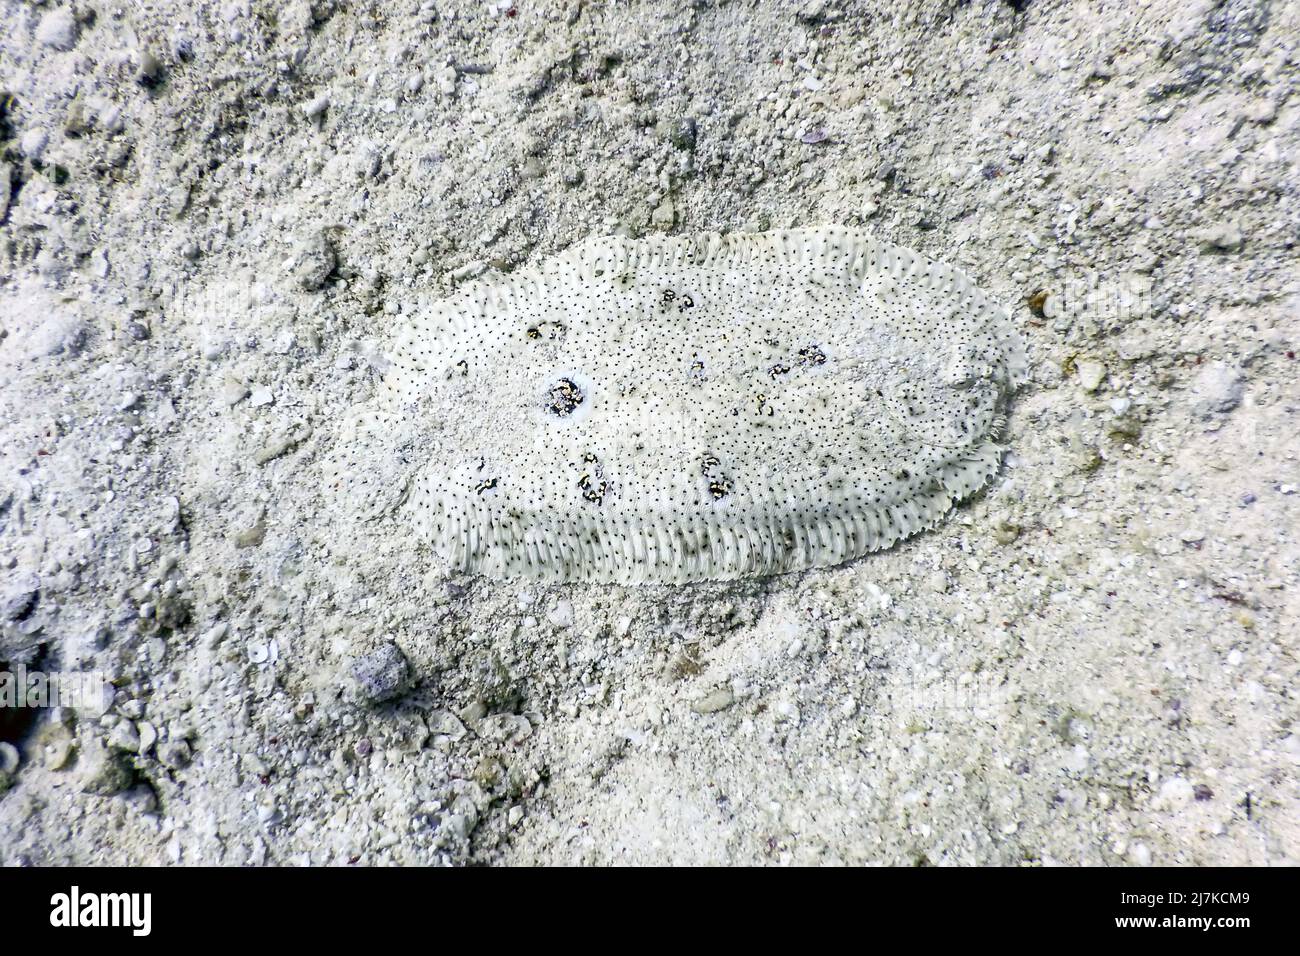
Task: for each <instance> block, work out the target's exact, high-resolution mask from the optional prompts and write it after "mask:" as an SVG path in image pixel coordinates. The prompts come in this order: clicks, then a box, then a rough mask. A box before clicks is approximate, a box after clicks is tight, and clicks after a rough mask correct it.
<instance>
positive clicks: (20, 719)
mask: <svg viewBox="0 0 1300 956" xmlns="http://www.w3.org/2000/svg"><path fill="white" fill-rule="evenodd" d="M0 22H3V23H4V24H5V28H4V31H3V35H0V664H2V665H3V667H2V668H0V670H4V671H5V672H6V673H13V672H14V671H15V670H16V669H18V668H20V667H21V668H23V669H24V671H25V672H29V671H30V672H37V673H62V672H74V671H75V672H94V673H98V674H102V675H104V677H105V679H106V680H107V681H108V682H110V684H111V686H112V688H113V694H112V699H111V702H110V703H109V706H108V707H107V710H106V711H104V712H103V713H96V708H94V707H92V706H62V707H59V708H56V709H52V708H45V709H42V710H37V711H32V710H27V709H24V710H18V709H16V708H9V709H8V710H6V711H0V738H3V740H4V741H5V743H3V744H0V863H4V864H24V863H34V864H49V863H164V862H168V861H172V862H175V861H179V862H181V863H215V864H291V863H313V864H344V863H362V864H383V863H405V864H420V863H446V864H464V863H471V862H479V863H548V864H549V863H573V862H579V863H592V864H604V863H653V862H673V863H716V864H734V863H742V864H745V863H794V864H808V863H854V864H856V863H882V864H921V863H923V864H968V865H969V864H1031V865H1032V864H1050V863H1065V864H1093V865H1117V864H1134V865H1147V864H1209V863H1228V864H1257V865H1265V864H1286V863H1291V864H1294V863H1296V862H1297V857H1298V856H1300V792H1298V791H1297V783H1296V781H1297V769H1298V768H1297V764H1298V763H1300V734H1298V732H1297V728H1296V720H1297V716H1298V713H1297V711H1298V707H1297V701H1296V691H1295V688H1296V686H1297V659H1296V652H1297V635H1298V634H1300V601H1298V598H1297V595H1298V594H1300V571H1298V568H1300V544H1298V543H1297V540H1296V538H1297V535H1296V531H1297V527H1300V468H1297V458H1296V456H1297V451H1298V450H1300V443H1298V442H1297V438H1296V436H1297V434H1298V432H1300V421H1298V417H1300V416H1298V410H1300V386H1298V385H1297V371H1298V370H1300V364H1297V360H1296V349H1297V348H1298V347H1300V342H1298V341H1297V339H1298V338H1300V335H1298V332H1300V269H1297V265H1300V255H1298V254H1297V240H1298V239H1300V206H1297V197H1298V196H1300V172H1298V170H1297V158H1298V157H1297V145H1298V139H1300V137H1298V135H1297V133H1298V131H1300V97H1298V96H1297V77H1298V76H1300V70H1298V69H1297V58H1298V57H1300V54H1298V53H1297V42H1298V40H1300V5H1297V3H1295V2H1285V0H1273V2H1269V0H1236V2H1209V0H1191V2H1187V0H1146V2H1131V0H1122V2H1121V0H1104V2H1083V0H1076V2H1051V0H1019V2H1015V3H1008V2H1001V0H999V2H993V0H972V2H965V3H961V2H953V0H922V2H917V3H910V4H898V3H895V2H879V3H876V2H869V3H850V2H834V0H828V2H818V0H812V2H807V3H803V4H794V3H777V2H771V3H768V2H741V0H734V2H698V3H685V2H668V0H645V2H629V3H621V4H618V5H612V4H611V5H604V4H598V3H580V2H573V3H561V2H545V0H513V2H511V0H498V2H495V3H485V2H482V0H447V2H427V3H421V2H413V0H401V2H394V3H377V2H371V3H366V2H354V0H318V2H307V0H291V2H288V3H264V2H250V0H234V2H230V3H211V4H194V3H179V2H171V0H159V2H148V0H141V2H136V3H130V4H114V3H105V2H99V0H78V2H75V3H71V4H69V3H60V2H45V3H40V2H19V0H0ZM820 224H839V225H847V226H853V227H859V228H865V229H868V230H870V231H872V232H873V233H875V234H876V235H878V236H879V237H880V238H882V239H884V240H887V241H890V242H895V243H898V244H900V245H903V246H908V247H911V248H915V249H917V250H919V251H921V252H922V253H924V254H925V255H927V256H930V257H932V258H934V259H936V260H940V261H943V262H949V263H952V264H953V265H955V266H957V267H959V268H961V269H963V270H964V271H966V272H967V273H969V274H970V275H971V276H972V277H973V278H974V279H975V280H976V281H977V282H978V284H979V285H980V287H981V288H982V289H984V290H985V291H986V292H987V293H988V294H989V295H990V296H991V297H993V298H994V299H995V300H997V301H999V302H1001V303H1003V304H1004V305H1005V306H1006V307H1007V309H1008V311H1009V312H1010V315H1011V317H1012V320H1013V323H1014V324H1015V326H1016V327H1017V329H1019V330H1020V332H1021V334H1022V335H1023V336H1024V338H1025V340H1026V343H1027V346H1028V352H1029V356H1030V362H1031V367H1030V381H1029V383H1028V384H1027V385H1026V387H1025V388H1023V389H1022V390H1021V391H1020V393H1019V395H1018V396H1017V398H1016V400H1015V402H1014V404H1013V405H1012V408H1011V415H1010V420H1009V423H1008V426H1007V429H1006V441H1007V443H1008V445H1009V447H1010V452H1009V454H1008V455H1007V457H1006V460H1005V462H1004V464H1003V467H1002V469H1001V471H1000V472H999V474H998V476H997V477H996V478H995V480H994V481H993V483H992V484H991V485H990V486H989V488H988V489H987V490H986V491H985V492H984V493H982V494H980V495H979V496H977V497H976V498H975V499H973V500H971V501H969V502H967V503H965V504H963V505H961V506H960V507H959V508H957V509H956V510H955V511H954V513H953V514H952V515H951V516H950V517H949V518H948V519H947V520H946V521H944V522H943V523H942V524H940V525H939V526H938V527H937V528H936V529H935V530H933V531H931V532H928V533H926V534H923V535H920V536H918V537H915V538H912V539H910V540H908V541H906V542H904V543H902V544H901V545H899V546H897V547H895V548H893V549H891V550H889V551H886V552H882V553H879V554H875V555H872V556H869V557H867V558H865V559H863V560H859V561H856V562H853V563H850V564H848V565H845V566H841V567H838V568H834V569H830V570H821V571H810V572H806V573H800V574H792V575H784V576H780V577H774V578H768V579H759V580H748V581H744V582H742V583H739V584H725V585H723V584H712V585H695V586H686V587H674V588H668V587H659V588H641V587H614V586H577V585H545V586H541V585H528V584H518V583H516V584H508V583H505V584H503V583H498V582H494V581H490V580H485V579H482V578H478V577H471V576H463V575H456V574H450V573H448V572H447V570H446V569H445V567H440V566H439V563H438V562H437V561H436V560H434V559H432V557H431V556H430V554H429V553H428V549H427V548H424V547H422V546H421V545H420V544H419V543H418V542H417V541H415V540H414V539H413V535H412V534H411V533H410V529H409V524H408V523H406V522H405V521H404V519H403V515H402V511H401V508H400V507H392V508H389V507H386V505H387V504H391V503H387V502H382V501H381V502H377V504H378V505H380V506H381V507H379V508H377V510H378V511H379V512H381V513H380V514H379V516H378V517H377V518H376V519H375V521H373V522H370V523H367V524H366V525H365V527H362V528H358V527H357V526H356V525H354V524H349V523H344V522H340V521H339V520H337V516H336V514H335V513H334V511H333V510H332V509H333V507H334V502H332V501H331V498H330V496H329V495H327V494H325V492H324V489H323V487H322V483H321V481H320V461H321V459H322V457H323V456H324V455H325V454H326V451H327V449H328V448H329V446H330V443H331V441H332V440H333V439H334V436H335V434H336V432H337V429H338V428H339V426H340V423H341V422H342V421H343V420H344V418H345V416H346V414H347V412H348V409H350V408H351V407H352V406H353V405H354V404H356V403H358V402H361V401H364V400H365V399H366V398H367V397H368V396H369V395H371V394H372V393H373V391H374V389H375V386H376V382H377V381H378V379H379V377H380V376H381V375H382V371H383V369H384V367H385V364H386V359H385V349H386V347H387V346H388V345H389V344H390V343H391V341H392V337H393V334H394V329H396V328H398V327H399V326H400V325H401V324H402V323H403V322H404V321H406V317H408V316H410V315H412V314H413V313H414V312H416V311H417V310H418V309H419V308H420V307H421V306H420V303H422V302H427V301H428V300H429V299H430V298H434V297H437V296H440V295H442V294H445V293H447V292H449V291H451V290H452V289H454V288H456V287H457V286H458V284H459V283H462V282H464V281H466V280H467V279H472V278H474V277H476V276H479V275H481V274H485V273H486V274H491V273H492V272H493V271H508V270H511V269H514V268H516V267H519V266H523V265H527V264H531V263H535V262H538V261H540V260H541V259H543V258H545V257H546V256H549V255H551V254H554V253H556V252H559V251H561V250H563V249H566V248H568V247H570V246H571V245H573V244H574V243H575V242H578V241H580V240H583V239H585V238H588V237H591V236H598V235H608V234H621V235H628V236H643V235H648V234H654V233H670V234H682V235H690V234H694V233H700V232H706V231H721V232H733V231H740V230H747V231H759V230H765V229H769V228H770V229H780V228H789V227H801V226H814V225H820ZM376 467H377V468H382V467H383V463H376ZM33 718H34V719H33Z"/></svg>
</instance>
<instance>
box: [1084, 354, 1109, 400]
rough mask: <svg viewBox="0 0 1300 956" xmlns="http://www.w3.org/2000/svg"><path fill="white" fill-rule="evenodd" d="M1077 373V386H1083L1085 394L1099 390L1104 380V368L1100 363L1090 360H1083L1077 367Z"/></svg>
mask: <svg viewBox="0 0 1300 956" xmlns="http://www.w3.org/2000/svg"><path fill="white" fill-rule="evenodd" d="M1077 370H1078V373H1079V384H1080V385H1082V386H1083V390H1084V391H1086V392H1095V391H1097V389H1099V388H1101V383H1102V382H1103V381H1105V379H1106V366H1105V365H1103V364H1102V363H1101V362H1097V361H1094V360H1092V359H1085V360H1083V361H1082V362H1080V363H1079V364H1078V366H1077Z"/></svg>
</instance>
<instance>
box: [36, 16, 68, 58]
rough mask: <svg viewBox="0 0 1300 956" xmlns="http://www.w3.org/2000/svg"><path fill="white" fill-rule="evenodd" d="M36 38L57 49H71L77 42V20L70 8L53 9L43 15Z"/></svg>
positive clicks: (44, 44) (43, 43)
mask: <svg viewBox="0 0 1300 956" xmlns="http://www.w3.org/2000/svg"><path fill="white" fill-rule="evenodd" d="M36 39H37V41H39V42H40V43H41V44H42V45H43V46H48V47H50V48H52V49H55V50H71V49H72V48H73V46H75V45H76V43H77V21H76V20H75V19H73V17H72V13H71V11H69V10H63V9H60V10H51V11H50V12H49V13H47V14H45V16H43V17H41V22H40V24H39V25H38V26H37V27H36Z"/></svg>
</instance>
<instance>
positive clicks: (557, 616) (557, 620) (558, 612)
mask: <svg viewBox="0 0 1300 956" xmlns="http://www.w3.org/2000/svg"><path fill="white" fill-rule="evenodd" d="M546 620H548V621H550V622H551V625H552V626H554V627H570V626H571V625H572V624H573V604H572V603H571V602H569V601H559V602H558V603H556V605H555V607H553V608H551V610H550V611H548V612H547V614H546Z"/></svg>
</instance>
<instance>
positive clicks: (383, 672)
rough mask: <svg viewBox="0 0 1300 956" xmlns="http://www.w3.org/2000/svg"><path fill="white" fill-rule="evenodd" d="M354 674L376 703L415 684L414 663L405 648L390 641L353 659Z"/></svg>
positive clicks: (370, 700)
mask: <svg viewBox="0 0 1300 956" xmlns="http://www.w3.org/2000/svg"><path fill="white" fill-rule="evenodd" d="M352 676H353V678H355V680H356V683H357V688H358V690H359V691H360V692H361V696H362V697H363V698H364V699H365V700H366V701H367V702H368V703H372V704H380V703H383V702H384V701H387V700H392V699H393V698H395V697H400V696H401V695H402V694H404V693H405V692H406V691H407V690H408V689H409V688H410V686H411V665H410V663H408V661H407V660H406V655H404V654H403V653H402V650H401V648H399V647H398V646H397V645H396V644H394V643H393V642H391V641H389V642H387V643H385V644H382V645H380V646H379V647H378V648H377V649H375V650H373V651H371V652H370V653H369V654H363V655H362V656H360V657H358V658H355V659H354V660H353V661H352Z"/></svg>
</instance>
